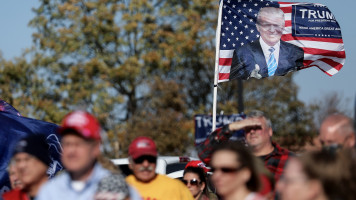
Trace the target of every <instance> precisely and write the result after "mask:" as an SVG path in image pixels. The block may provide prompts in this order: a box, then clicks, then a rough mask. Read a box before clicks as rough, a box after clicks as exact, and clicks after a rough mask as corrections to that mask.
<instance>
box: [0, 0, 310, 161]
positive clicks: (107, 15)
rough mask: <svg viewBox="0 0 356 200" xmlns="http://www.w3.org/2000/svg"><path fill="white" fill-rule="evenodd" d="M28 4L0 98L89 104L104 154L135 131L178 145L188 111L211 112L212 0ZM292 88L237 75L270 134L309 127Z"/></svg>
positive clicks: (231, 88) (46, 110)
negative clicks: (28, 31)
mask: <svg viewBox="0 0 356 200" xmlns="http://www.w3.org/2000/svg"><path fill="white" fill-rule="evenodd" d="M33 11H34V12H35V17H34V18H33V19H32V20H31V21H30V23H29V24H30V26H31V27H32V28H34V29H35V33H34V34H33V47H32V48H31V49H29V50H28V51H26V52H24V55H22V56H21V57H20V58H15V59H14V60H13V61H6V60H4V59H3V58H1V57H0V70H1V75H0V91H1V95H2V98H3V99H4V100H6V101H9V103H11V104H13V105H14V106H15V107H16V108H17V109H19V110H20V111H21V113H22V114H23V115H25V116H30V117H34V118H37V119H42V120H46V121H51V122H55V123H60V121H61V119H62V118H63V116H64V115H65V114H66V113H68V112H69V111H71V110H75V109H85V110H88V111H89V112H92V113H93V114H94V115H95V116H97V117H98V118H99V121H100V122H101V124H102V126H103V129H104V131H105V133H106V135H107V137H106V139H105V140H106V141H107V143H106V144H107V145H106V147H107V148H106V149H107V152H106V153H107V154H108V155H110V156H115V157H117V156H123V155H125V154H126V153H127V146H128V144H129V142H130V141H131V140H132V139H133V137H135V136H138V135H149V136H151V137H153V138H154V139H155V140H156V141H157V145H158V148H159V150H160V152H161V153H162V154H175V155H178V154H184V153H185V152H186V150H187V146H189V145H192V143H193V141H188V139H189V138H191V137H192V133H193V115H194V114H195V113H211V112H212V99H213V98H212V90H213V87H212V86H213V73H214V58H215V40H214V39H215V28H216V22H217V12H218V1H213V0H193V1H186V0H181V1H164V0H131V1H120V0H100V1H98V0H69V1H64V0H41V1H40V6H39V7H38V8H34V9H33ZM219 86H220V87H222V90H220V91H219V101H218V102H219V106H218V109H219V110H224V111H225V113H227V114H229V113H236V112H237V110H236V108H237V106H236V100H235V99H236V96H237V92H236V91H237V90H236V85H235V82H233V81H231V82H229V83H223V84H219ZM276 86H278V87H276ZM296 95H297V88H296V86H295V84H294V83H293V81H292V77H291V76H287V77H281V78H276V79H271V80H269V79H268V80H267V79H266V80H248V81H245V105H246V106H245V107H246V111H248V110H249V109H261V110H264V111H266V112H267V113H268V114H269V115H270V116H271V119H272V121H273V124H274V128H275V130H276V136H283V135H288V134H291V135H294V136H295V135H298V134H306V133H307V132H308V131H310V130H312V127H310V126H309V117H310V116H309V112H308V110H307V108H306V106H305V105H304V104H303V103H301V102H300V101H299V100H298V99H297V96H296ZM267 100H269V101H267ZM269 102H273V103H269ZM308 134H309V132H308Z"/></svg>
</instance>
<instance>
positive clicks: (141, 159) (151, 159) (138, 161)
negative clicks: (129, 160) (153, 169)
mask: <svg viewBox="0 0 356 200" xmlns="http://www.w3.org/2000/svg"><path fill="white" fill-rule="evenodd" d="M145 160H147V161H148V162H149V163H156V162H157V158H156V157H154V156H140V157H138V158H136V159H133V161H134V162H135V163H136V164H142V163H143V162H144V161H145Z"/></svg>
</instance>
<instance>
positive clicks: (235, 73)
mask: <svg viewBox="0 0 356 200" xmlns="http://www.w3.org/2000/svg"><path fill="white" fill-rule="evenodd" d="M303 60H304V51H303V49H302V48H300V47H298V46H295V45H293V44H290V43H287V42H284V41H282V40H281V42H280V49H279V61H278V67H277V69H276V72H275V74H274V76H284V75H285V74H287V73H288V72H291V71H296V70H299V69H300V68H301V67H302V66H303ZM256 64H258V65H259V67H260V71H259V72H258V73H259V74H260V75H261V76H262V78H264V77H268V68H267V63H266V59H265V57H264V55H263V51H262V47H261V45H260V42H259V41H258V40H256V41H254V42H251V43H249V44H247V45H245V46H242V47H240V48H238V49H237V50H235V51H234V55H233V58H232V64H231V71H230V79H244V80H247V79H248V78H249V77H250V75H251V71H252V70H254V69H255V65H256Z"/></svg>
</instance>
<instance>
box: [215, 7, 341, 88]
mask: <svg viewBox="0 0 356 200" xmlns="http://www.w3.org/2000/svg"><path fill="white" fill-rule="evenodd" d="M233 1H235V2H236V4H233V5H235V6H232V7H229V8H228V9H230V11H231V9H236V13H237V14H238V13H241V10H243V9H247V8H246V7H248V4H249V3H251V4H252V5H255V6H256V5H257V4H261V2H264V3H266V2H267V3H266V4H264V5H265V6H268V4H269V3H271V4H272V3H274V4H279V7H280V9H281V10H282V11H283V12H284V14H285V15H284V16H285V30H284V32H283V35H282V38H281V39H282V40H283V41H286V42H289V43H291V44H294V45H296V46H299V47H301V48H302V49H303V50H304V62H303V64H304V67H303V68H302V69H305V68H309V67H318V68H319V69H320V70H322V71H323V72H324V73H326V74H327V75H329V76H333V75H335V74H336V73H337V72H339V70H340V69H341V68H342V67H343V65H344V63H345V58H346V54H345V49H344V43H343V40H342V38H341V37H340V38H332V37H330V38H327V37H300V36H293V34H292V24H293V23H292V11H293V9H292V6H293V5H303V4H310V3H290V2H273V1H266V0H258V1H257V0H248V1H247V0H246V2H249V3H243V2H244V0H224V1H223V3H225V2H226V4H230V5H231V2H233ZM246 4H247V6H246ZM313 5H316V6H317V5H320V6H323V5H321V4H313ZM258 6H260V5H258ZM324 7H325V6H324ZM248 9H249V10H250V9H254V7H253V6H251V8H248ZM255 9H260V7H256V8H255ZM230 11H229V13H230ZM223 12H224V11H223ZM226 12H228V10H226ZM254 12H255V13H256V12H258V10H254ZM231 16H232V17H229V15H228V14H223V15H221V23H222V24H224V23H226V24H228V23H230V24H231V23H234V22H233V20H234V19H233V18H235V17H236V15H231ZM243 16H244V17H246V15H243ZM254 17H256V14H255V15H254ZM247 18H248V17H247ZM241 22H242V23H241ZM243 22H244V20H239V21H238V22H236V25H237V26H242V27H243V25H244V23H243ZM249 25H250V27H251V24H249ZM247 26H248V25H246V24H245V28H246V27H247ZM250 27H249V28H250ZM221 29H222V33H221V35H220V36H221V38H223V37H225V35H224V32H223V31H225V30H223V29H225V27H223V26H222V27H221ZM236 29H237V30H238V28H236ZM251 33H253V30H252V29H251ZM240 34H242V32H240ZM243 34H245V33H243ZM236 35H239V32H238V31H237V32H236ZM243 36H244V37H245V38H240V39H245V41H244V42H245V43H246V42H247V41H251V40H252V39H251V38H252V37H251V36H249V37H250V38H249V37H246V35H243ZM257 37H258V35H257ZM225 38H226V37H225ZM229 41H230V38H229ZM240 41H241V40H240ZM244 42H241V43H238V42H237V41H235V42H234V43H233V47H234V48H223V45H224V44H223V43H221V44H220V48H219V67H218V71H219V75H218V82H225V81H229V75H230V69H231V62H232V56H233V52H234V50H235V49H236V48H238V47H239V45H240V44H241V46H242V45H244V44H243V43H244ZM226 43H228V42H227V41H226ZM235 43H236V44H235ZM235 45H236V46H235Z"/></svg>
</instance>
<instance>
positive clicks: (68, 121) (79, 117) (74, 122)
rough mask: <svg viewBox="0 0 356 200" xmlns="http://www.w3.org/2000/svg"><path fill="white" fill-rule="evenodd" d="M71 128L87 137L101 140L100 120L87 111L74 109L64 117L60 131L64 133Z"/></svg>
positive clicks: (61, 133)
mask: <svg viewBox="0 0 356 200" xmlns="http://www.w3.org/2000/svg"><path fill="white" fill-rule="evenodd" d="M69 130H74V131H75V132H77V133H78V134H79V135H80V136H82V137H83V138H85V139H94V140H101V137H100V124H99V122H98V120H97V119H96V118H95V117H94V116H93V115H91V114H90V113H88V112H85V111H74V112H71V113H69V114H67V115H66V116H65V117H64V119H63V121H62V126H61V127H60V128H59V129H58V133H59V134H60V135H64V134H66V133H68V132H69Z"/></svg>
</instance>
